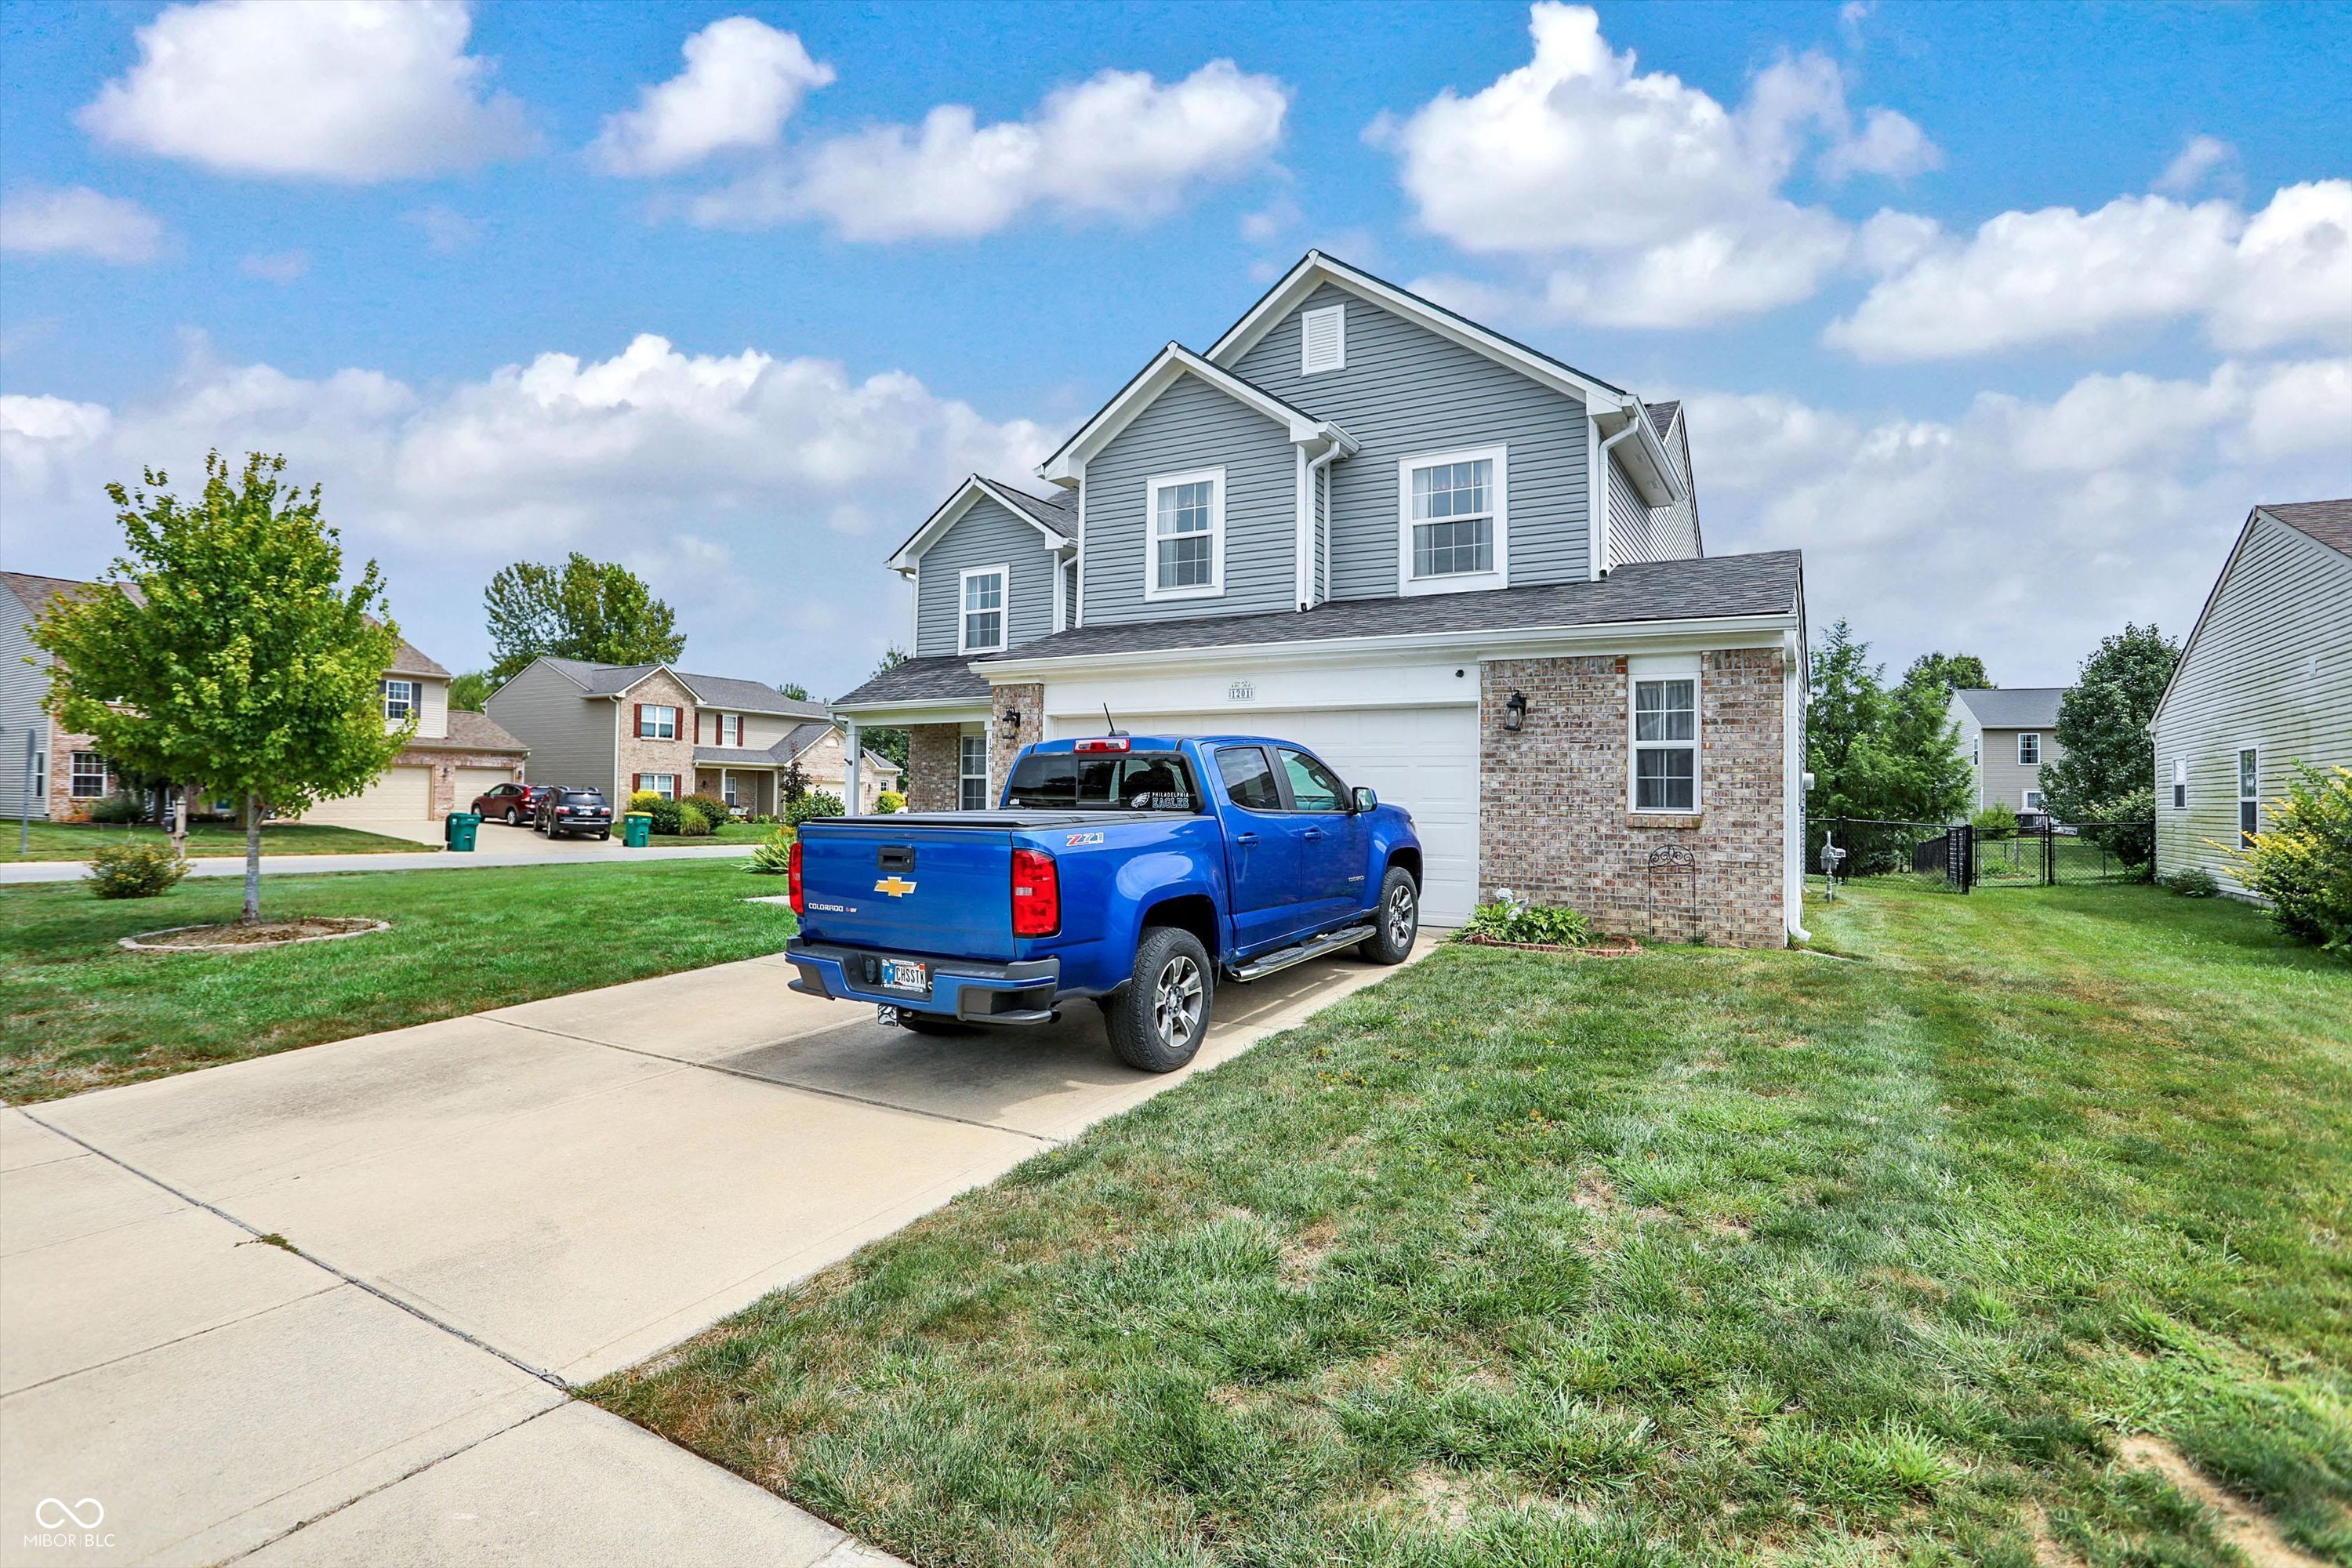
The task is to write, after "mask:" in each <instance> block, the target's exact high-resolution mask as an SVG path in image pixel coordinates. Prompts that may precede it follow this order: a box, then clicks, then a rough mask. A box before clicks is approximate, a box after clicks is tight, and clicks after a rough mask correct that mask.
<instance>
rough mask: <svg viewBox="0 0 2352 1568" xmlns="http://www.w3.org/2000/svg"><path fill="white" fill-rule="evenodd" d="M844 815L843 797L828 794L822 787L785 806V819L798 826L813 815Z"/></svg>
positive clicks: (790, 824)
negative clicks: (842, 807)
mask: <svg viewBox="0 0 2352 1568" xmlns="http://www.w3.org/2000/svg"><path fill="white" fill-rule="evenodd" d="M842 815H844V814H843V812H842V809H841V797H840V796H839V795H827V794H826V793H825V792H824V791H823V790H821V789H813V790H811V791H809V792H808V794H806V795H803V796H801V797H800V799H798V800H796V801H794V802H793V804H792V805H788V806H786V807H785V808H784V821H785V823H786V824H787V825H789V826H793V827H798V826H800V825H801V824H802V823H803V822H806V821H807V820H808V819H809V818H810V817H812V816H842Z"/></svg>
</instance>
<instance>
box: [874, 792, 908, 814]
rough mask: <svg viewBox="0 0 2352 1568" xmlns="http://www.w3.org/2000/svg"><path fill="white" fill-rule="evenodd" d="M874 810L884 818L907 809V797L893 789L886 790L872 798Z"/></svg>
mask: <svg viewBox="0 0 2352 1568" xmlns="http://www.w3.org/2000/svg"><path fill="white" fill-rule="evenodd" d="M874 809H875V810H876V811H877V812H878V813H880V814H881V815H882V816H889V815H890V814H891V813H892V812H896V811H904V810H906V809H907V797H906V796H905V795H900V794H899V793H898V791H897V790H895V789H886V790H884V791H883V792H882V793H881V794H880V795H876V796H875V797H874Z"/></svg>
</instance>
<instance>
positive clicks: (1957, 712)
mask: <svg viewBox="0 0 2352 1568" xmlns="http://www.w3.org/2000/svg"><path fill="white" fill-rule="evenodd" d="M2070 689H2071V688H2068V687H2064V686H2009V687H1990V688H1980V689H1969V690H1962V691H1955V692H1953V693H1952V705H1951V709H1950V712H1951V718H1952V722H1953V723H1955V724H1957V725H1958V726H1959V730H1960V754H1961V755H1963V756H1965V757H1967V758H1968V760H1969V774H1970V776H1971V778H1972V781H1973V783H1974V785H1975V791H1976V793H1975V795H1974V797H1973V798H1974V800H1975V802H1976V804H1975V805H1974V806H1973V807H1972V808H1971V809H1973V810H1977V811H1982V810H1983V809H1984V808H1985V807H1987V806H1989V805H1998V806H2004V807H2006V808H2008V809H2009V810H2011V811H2022V812H2040V811H2042V810H2043V809H2045V807H2044V806H2043V804H2042V768H2043V767H2045V766H2046V765H2048V764H2049V763H2054V762H2056V761H2057V760H2058V759H2059V758H2060V757H2063V756H2064V755H2065V754H2066V752H2065V751H2064V749H2063V747H2061V746H2060V745H2059V744H2058V703H2059V700H2061V699H2062V698H2063V697H2064V696H2065V695H2066V693H2067V692H2068V691H2069V690H2070Z"/></svg>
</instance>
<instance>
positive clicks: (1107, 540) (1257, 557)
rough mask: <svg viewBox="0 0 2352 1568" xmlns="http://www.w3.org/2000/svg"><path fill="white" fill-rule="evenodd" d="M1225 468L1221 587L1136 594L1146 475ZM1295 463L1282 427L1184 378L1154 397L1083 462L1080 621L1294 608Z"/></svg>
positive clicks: (1138, 590)
mask: <svg viewBox="0 0 2352 1568" xmlns="http://www.w3.org/2000/svg"><path fill="white" fill-rule="evenodd" d="M1194 468H1223V469H1224V470H1225V572H1224V589H1225V591H1224V592H1223V594H1222V595H1218V596H1217V597H1215V598H1202V599H1153V600H1147V599H1145V598H1144V596H1143V584H1144V576H1143V572H1144V542H1145V526H1144V525H1145V521H1146V520H1145V517H1144V511H1145V509H1146V507H1147V505H1148V504H1149V502H1148V496H1149V492H1150V481H1151V479H1154V478H1155V477H1157V476H1159V475H1161V474H1175V473H1183V472H1186V471H1189V470H1191V469H1194ZM1297 549H1298V474H1297V458H1296V457H1295V456H1294V448H1293V447H1291V445H1290V436H1289V432H1288V431H1287V429H1286V428H1285V427H1284V426H1281V425H1278V424H1276V423H1275V421H1273V420H1271V419H1269V418H1267V417H1266V416H1265V415H1263V414H1261V413H1259V412H1258V411H1257V410H1256V409H1255V408H1252V407H1250V406H1249V405H1246V404H1244V403H1241V402H1238V401H1236V400H1235V399H1234V398H1233V397H1230V396H1228V395H1225V394H1224V393H1223V392H1220V391H1218V390H1217V389H1216V388H1215V387H1213V386H1211V385H1210V384H1208V383H1206V382H1204V381H1202V379H1201V378H1200V377H1198V376H1196V375H1192V374H1183V375H1180V376H1178V377H1177V378H1176V380H1175V381H1174V382H1173V383H1172V384H1171V385H1170V386H1169V387H1168V389H1167V390H1166V391H1165V392H1162V393H1161V394H1160V395H1159V396H1158V397H1157V398H1154V399H1153V400H1152V402H1151V405H1150V407H1148V408H1146V409H1144V411H1143V412H1142V413H1140V414H1139V415H1137V416H1135V419H1134V422H1133V423H1131V424H1129V426H1128V427H1127V428H1126V429H1124V430H1121V431H1120V432H1119V433H1118V435H1117V436H1115V437H1112V438H1111V440H1110V443H1109V444H1108V446H1106V447H1103V449H1102V450H1101V451H1099V452H1097V453H1096V454H1095V456H1094V457H1093V458H1089V459H1088V460H1087V551H1086V574H1087V582H1086V599H1087V625H1088V626H1109V625H1113V624H1116V623H1118V622H1122V621H1168V620H1180V619H1185V618H1189V617H1192V616H1239V615H1246V614H1249V613H1250V612H1252V611H1259V610H1286V609H1296V608H1297V601H1296V600H1294V599H1293V598H1292V597H1291V595H1292V592H1293V584H1294V583H1295V581H1296V578H1297Z"/></svg>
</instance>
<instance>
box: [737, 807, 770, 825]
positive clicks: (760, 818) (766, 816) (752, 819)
mask: <svg viewBox="0 0 2352 1568" xmlns="http://www.w3.org/2000/svg"><path fill="white" fill-rule="evenodd" d="M743 820H744V821H746V822H748V823H750V824H751V826H754V827H773V826H775V825H776V814H775V813H774V812H772V811H755V812H753V813H752V814H751V816H747V817H745V818H744V819H743Z"/></svg>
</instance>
